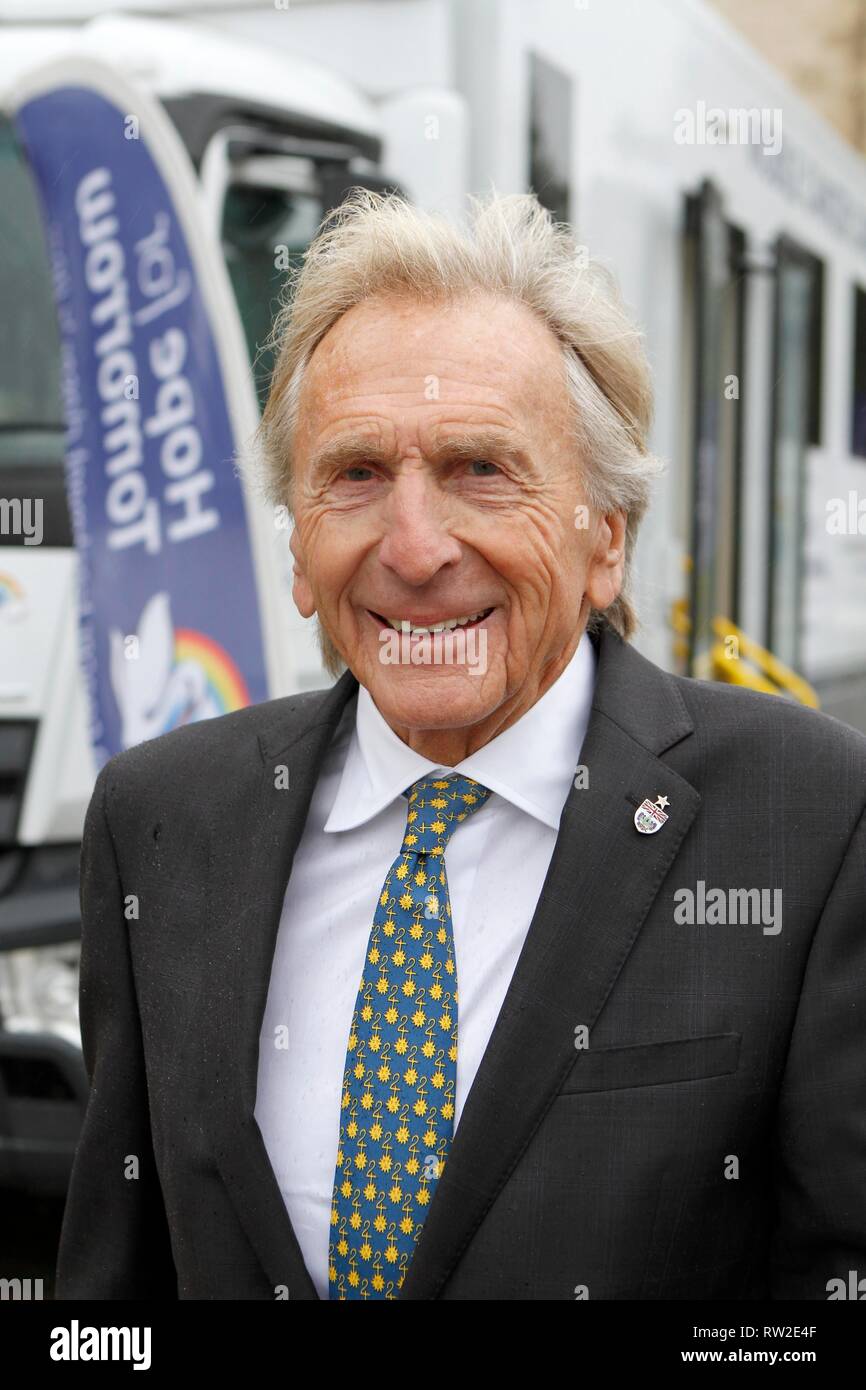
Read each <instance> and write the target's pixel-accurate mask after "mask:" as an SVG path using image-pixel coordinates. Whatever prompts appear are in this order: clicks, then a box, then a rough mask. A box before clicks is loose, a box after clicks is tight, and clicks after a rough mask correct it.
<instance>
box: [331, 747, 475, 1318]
mask: <svg viewBox="0 0 866 1390" xmlns="http://www.w3.org/2000/svg"><path fill="white" fill-rule="evenodd" d="M403 795H404V796H407V797H408V799H409V808H408V814H407V819H406V830H405V833H404V835H403V844H402V846H401V849H400V853H399V855H398V856H397V858H396V859H395V861H394V863H393V864H392V865H391V868H390V869H389V870H388V875H387V877H386V879H385V884H384V887H383V888H382V892H381V893H380V895H379V900H378V903H377V905H376V911H375V913H374V917H373V926H372V929H371V931H370V940H369V943H368V946H367V955H366V957H365V961H364V973H363V975H362V976H361V984H360V987H359V989H358V997H357V1000H356V1003H355V1012H354V1013H353V1015H352V1023H351V1027H350V1029H349V1044H348V1048H347V1050H346V1068H345V1071H344V1073H343V1093H342V1101H341V1111H340V1138H339V1144H338V1148H337V1164H336V1172H335V1175H334V1194H333V1198H332V1202H331V1235H330V1244H329V1259H328V1278H329V1293H330V1297H331V1298H332V1299H355V1298H357V1299H369V1298H392V1299H393V1298H396V1297H397V1295H398V1293H399V1290H400V1287H401V1285H402V1283H403V1280H404V1278H405V1275H406V1270H407V1269H408V1267H409V1261H410V1260H411V1258H412V1254H413V1252H414V1248H415V1243H416V1241H417V1239H418V1236H419V1235H420V1233H421V1229H422V1227H423V1225H424V1218H425V1217H426V1215H427V1211H428V1209H429V1206H430V1202H431V1201H432V1199H433V1194H434V1192H435V1190H436V1184H437V1182H438V1180H439V1178H440V1177H441V1175H442V1171H443V1167H444V1164H445V1160H446V1158H447V1155H448V1150H449V1148H450V1146H451V1138H452V1135H453V1133H454V1097H455V1089H456V1079H457V966H456V962H455V959H454V936H453V932H452V924H451V903H450V901H449V898H448V881H447V879H446V876H445V860H444V858H443V856H444V853H445V846H446V845H447V844H448V841H449V839H450V838H451V836H452V835H453V833H454V831H455V830H456V829H457V827H458V825H459V824H460V823H461V821H464V820H466V819H467V818H468V817H469V816H470V815H472V814H473V812H475V811H477V810H479V809H480V808H481V807H482V806H483V805H484V803H485V801H486V800H487V799H488V797H489V796H490V792H489V790H488V789H487V787H483V786H482V785H481V783H480V782H475V781H473V780H472V778H471V777H463V776H461V775H460V774H457V773H455V774H452V775H449V776H448V777H442V776H439V777H436V778H432V777H428V778H422V779H421V780H420V781H418V782H415V783H413V785H412V786H411V787H409V788H407V789H406V791H404V792H403Z"/></svg>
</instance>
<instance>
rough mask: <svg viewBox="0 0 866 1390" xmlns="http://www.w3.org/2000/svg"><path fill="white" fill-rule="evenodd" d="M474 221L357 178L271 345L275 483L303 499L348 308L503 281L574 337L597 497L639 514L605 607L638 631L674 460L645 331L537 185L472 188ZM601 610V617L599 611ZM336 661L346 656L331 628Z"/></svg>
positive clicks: (283, 494)
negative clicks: (326, 342) (458, 219)
mask: <svg viewBox="0 0 866 1390" xmlns="http://www.w3.org/2000/svg"><path fill="white" fill-rule="evenodd" d="M469 205H470V207H469V217H468V219H467V221H466V223H465V225H460V224H457V223H454V222H452V221H450V220H449V219H447V218H446V217H444V216H441V215H439V214H436V213H431V212H426V211H424V210H422V209H421V208H418V207H415V206H413V205H412V204H411V203H409V202H407V201H406V200H405V198H402V197H398V196H396V195H393V194H392V195H382V194H378V193H373V192H370V191H369V190H367V189H361V188H356V189H354V190H353V191H352V194H351V195H350V197H349V198H348V200H347V201H346V202H344V203H342V204H341V205H340V206H339V207H337V208H334V209H333V210H332V211H331V213H330V214H329V215H328V216H327V217H326V218H325V220H324V222H323V224H322V228H321V229H320V231H319V233H318V235H317V236H316V238H315V240H314V241H313V242H312V244H311V246H310V248H309V250H308V251H307V254H306V256H305V258H304V261H303V264H302V265H301V266H299V267H297V268H296V269H295V270H294V271H293V272H290V274H289V277H288V279H287V282H286V285H285V288H284V294H283V301H282V307H281V309H280V312H279V314H278V316H277V318H276V321H275V324H274V329H273V333H272V334H271V338H270V340H269V344H268V346H270V347H271V348H273V349H274V351H275V353H276V362H275V366H274V371H273V376H272V379H271V386H270V394H269V397H268V401H267V404H266V406H265V410H264V414H263V416H262V420H261V424H260V426H259V429H258V432H257V438H256V443H257V446H258V447H257V459H258V462H257V467H258V468H259V470H260V473H259V481H260V484H261V486H262V490H263V492H264V495H265V497H266V498H267V500H268V501H269V502H271V503H272V504H274V505H282V506H286V507H288V508H289V510H291V507H292V440H293V436H294V430H295V426H296V422H297V417H298V406H299V401H300V395H301V388H302V385H303V380H304V372H305V370H306V367H307V364H308V362H309V360H310V357H311V355H312V353H313V351H314V350H315V348H316V346H317V344H318V343H319V342H320V341H321V340H322V338H323V337H324V336H325V334H326V333H327V332H328V330H329V329H330V328H331V327H332V326H333V324H334V323H336V321H337V319H339V318H340V316H341V315H342V314H344V313H345V312H346V311H347V310H348V309H350V308H352V306H353V305H355V304H358V303H360V302H361V301H362V300H365V299H369V298H371V297H372V296H374V295H376V296H379V295H388V294H393V295H402V296H406V295H409V296H412V297H414V298H416V299H418V300H419V301H426V302H436V301H445V300H453V299H458V298H461V297H464V296H467V295H472V294H477V293H492V294H496V295H501V296H503V297H506V298H508V299H510V300H512V301H515V302H517V303H520V304H523V305H525V306H526V307H527V308H528V309H531V310H532V312H533V313H535V314H536V315H537V316H538V318H540V319H541V321H542V322H543V323H545V324H546V325H547V327H548V328H549V329H550V331H551V332H552V333H553V334H554V336H555V337H556V338H557V339H558V341H559V342H560V344H561V347H562V356H563V363H564V371H565V385H566V388H567V391H568V394H569V398H570V401H571V404H572V407H573V412H572V414H573V429H574V441H575V446H576V456H577V458H578V459H579V462H580V466H581V470H582V471H581V481H582V483H583V486H584V488H585V491H586V498H587V502H588V503H589V505H590V507H592V508H593V509H595V510H597V511H598V512H600V513H601V514H603V515H606V514H609V513H611V512H614V511H620V510H621V511H623V512H625V514H626V517H627V524H626V540H625V557H624V561H625V563H624V578H623V585H622V589H621V591H620V593H619V596H618V597H617V598H616V599H615V600H614V602H613V603H612V604H611V605H610V607H609V608H607V609H606V610H605V617H606V619H607V621H608V622H609V623H610V624H611V626H612V627H614V628H615V629H616V630H617V631H618V632H619V633H620V634H621V635H622V636H623V637H625V638H628V637H630V636H631V634H632V633H633V632H634V630H635V627H636V625H637V617H636V613H635V609H634V606H633V601H632V592H631V590H632V564H633V554H634V545H635V539H636V536H637V530H638V527H639V525H640V522H641V519H642V518H643V515H644V512H645V511H646V508H647V505H648V502H649V497H650V488H651V484H652V481H653V479H654V478H655V477H656V476H657V475H658V473H659V472H660V471H661V469H662V464H661V462H660V460H659V459H658V458H656V457H655V456H654V455H653V454H652V453H651V452H650V449H649V446H648V433H649V427H650V422H651V417H652V404H653V402H652V386H651V380H650V372H649V365H648V362H647V359H646V355H645V352H644V348H643V337H642V334H641V333H640V331H639V330H638V329H637V327H636V326H635V324H634V323H633V322H632V320H631V318H630V317H629V315H628V313H627V311H626V309H625V307H624V305H623V302H622V299H621V296H620V293H619V290H618V287H617V284H616V281H615V279H614V277H613V275H612V274H611V272H610V271H609V270H608V269H607V268H606V267H605V266H604V265H602V264H601V263H600V262H598V261H594V260H592V259H590V258H589V257H588V256H587V255H586V254H585V248H583V247H580V246H579V245H577V244H576V243H575V240H574V238H573V236H572V233H571V231H570V229H569V228H568V226H566V225H564V224H562V223H557V222H556V221H555V220H554V219H553V217H552V216H551V214H550V213H549V212H548V211H547V210H546V209H545V208H543V207H542V206H541V204H540V203H539V201H538V199H537V198H536V197H535V195H534V194H531V193H526V194H515V195H510V196H503V197H500V196H498V195H497V194H495V193H492V194H489V195H487V196H486V197H483V198H478V197H472V198H470V199H469ZM599 616H600V615H599V614H597V613H592V614H591V615H590V622H591V623H592V624H595V623H597V622H598V621H599ZM320 640H321V641H322V650H323V654H324V656H325V661H326V665H327V666H328V668H329V669H330V670H331V672H332V674H336V672H337V671H338V670H339V669H340V659H339V656H338V654H336V653H335V651H334V649H333V648H332V645H331V643H330V640H329V639H327V638H326V637H325V636H324V635H323V634H322V633H321V632H320Z"/></svg>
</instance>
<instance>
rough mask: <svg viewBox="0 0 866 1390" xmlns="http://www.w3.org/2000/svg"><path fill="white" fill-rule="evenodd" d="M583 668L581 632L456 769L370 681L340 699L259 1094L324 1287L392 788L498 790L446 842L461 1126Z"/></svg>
mask: <svg viewBox="0 0 866 1390" xmlns="http://www.w3.org/2000/svg"><path fill="white" fill-rule="evenodd" d="M594 682H595V652H594V649H593V646H592V644H591V642H590V641H589V639H588V638H587V637H586V636H585V635H584V636H583V637H582V638H581V641H580V643H579V645H578V648H577V651H576V652H575V654H574V657H573V658H572V660H571V661H570V662H569V664H568V666H567V667H566V668H565V670H564V671H563V672H562V674H561V675H560V676H559V678H558V680H556V681H555V682H554V684H553V685H552V686H551V687H550V689H549V690H547V691H546V692H545V694H544V695H543V696H542V697H541V699H540V700H538V701H537V702H536V703H535V704H534V705H533V706H532V707H531V709H529V710H527V712H526V714H524V715H523V716H522V718H521V719H519V720H518V721H517V723H516V724H513V725H512V726H511V727H510V728H508V729H506V730H504V732H503V733H501V734H499V735H497V737H496V738H494V739H492V740H491V741H490V742H489V743H487V744H485V746H484V747H483V748H480V749H479V750H478V752H477V753H473V754H472V756H471V757H469V758H466V759H465V761H464V762H462V763H459V764H458V766H457V767H456V768H445V767H444V766H443V765H442V764H441V763H433V762H430V760H429V759H428V758H425V757H422V756H421V754H420V753H416V752H414V751H413V750H412V749H411V748H409V747H408V746H407V745H406V744H405V743H403V742H402V741H401V740H400V739H399V738H398V737H397V735H396V734H395V733H394V732H393V730H392V729H391V728H390V727H389V725H388V724H386V722H385V720H384V719H383V718H382V715H381V714H380V713H379V711H378V709H377V708H376V706H375V704H374V703H373V700H372V698H371V696H370V694H369V693H368V691H366V690H365V689H363V688H361V689H359V691H358V694H357V696H356V697H355V698H353V699H351V700H350V701H349V702H348V704H347V706H346V709H345V710H344V713H343V717H342V719H341V721H340V724H339V725H338V727H337V729H336V731H335V735H334V738H333V740H332V742H331V745H330V747H329V749H328V752H327V754H326V756H325V759H324V762H323V764H322V768H321V771H320V774H319V779H318V782H317V784H316V789H315V791H314V793H313V799H312V802H311V805H310V811H309V815H308V817H307V822H306V825H305V827H304V833H303V835H302V837H301V842H300V844H299V846H298V849H297V853H296V855H295V861H294V865H293V868H292V873H291V877H290V879H289V883H288V886H287V889H286V895H285V900H284V903H283V911H282V917H281V919H280V926H279V931H278V936H277V943H276V950H275V952H274V960H273V965H272V969H271V978H270V985H269V989H268V999H267V1005H266V1008H265V1013H264V1019H263V1023H262V1031H261V1035H260V1039H259V1065H258V1090H257V1094H256V1106H255V1117H256V1121H257V1123H258V1126H259V1128H260V1130H261V1133H262V1137H263V1139H264V1143H265V1147H266V1149H267V1152H268V1157H269V1159H270V1163H271V1166H272V1168H273V1170H274V1174H275V1175H276V1178H277V1182H278V1183H279V1186H280V1190H281V1192H282V1195H283V1200H284V1201H285V1204H286V1208H287V1210H288V1213H289V1217H290V1219H291V1222H292V1225H293V1227H294V1230H295V1233H296V1235H297V1238H298V1242H299V1244H300V1247H301V1252H302V1254H303V1257H304V1261H305V1263H306V1266H307V1269H308V1270H309V1272H310V1276H311V1278H312V1280H313V1282H314V1284H315V1286H316V1288H317V1290H318V1293H319V1296H320V1297H321V1298H323V1299H326V1298H328V1243H329V1236H330V1213H331V1194H332V1191H333V1184H334V1167H335V1163H336V1157H337V1139H338V1136H339V1132H340V1097H341V1091H342V1080H343V1071H344V1067H345V1061H346V1044H347V1042H348V1037H349V1023H350V1021H351V1018H352V1013H353V1011H354V1008H355V1000H356V997H357V993H358V986H359V984H360V982H361V973H362V969H363V965H364V958H365V954H366V950H367V943H368V940H369V936H370V928H371V925H372V921H373V913H374V911H375V906H376V900H377V898H378V896H379V894H380V893H381V891H382V885H383V883H384V880H385V875H386V874H387V872H388V869H389V868H390V867H391V865H392V864H393V862H394V860H395V859H396V857H397V855H398V854H399V851H400V846H401V844H402V841H403V833H404V830H405V828H406V814H407V809H408V808H407V805H406V801H405V799H404V798H403V797H402V796H401V792H402V791H403V790H404V788H406V787H408V786H410V785H411V784H412V783H413V782H416V781H417V780H418V779H419V778H420V777H428V776H430V775H431V774H433V773H448V772H460V773H463V774H464V775H465V776H467V777H473V778H475V780H476V781H478V782H481V783H482V784H483V785H484V786H485V787H489V788H490V790H491V792H492V793H493V794H492V795H491V797H490V799H489V801H488V802H487V803H486V805H484V806H483V807H482V808H481V810H480V811H478V813H477V814H476V815H474V816H472V817H471V818H470V819H469V820H467V821H466V822H465V824H463V825H461V826H459V827H458V829H457V830H456V831H455V832H454V834H453V836H452V837H451V839H450V840H449V842H448V845H447V847H446V850H445V871H446V874H447V879H448V889H449V893H450V897H451V911H452V922H453V930H454V951H455V957H456V962H457V981H458V988H459V991H460V1004H459V1009H458V1042H457V1086H456V1097H455V1108H456V1113H455V1118H454V1124H455V1127H456V1126H457V1125H458V1124H459V1122H460V1115H461V1112H462V1109H463V1105H464V1103H465V1100H466V1097H467V1095H468V1093H469V1089H470V1087H471V1085H472V1081H473V1078H474V1076H475V1073H476V1071H477V1069H478V1065H479V1063H480V1061H481V1058H482V1055H483V1053H484V1051H485V1049H486V1047H487V1043H488V1040H489V1038H490V1034H491V1033H492V1031H493V1025H494V1023H495V1022H496V1018H497V1015H498V1014H499V1010H500V1008H501V1007H502V1001H503V999H504V998H505V994H506V991H507V989H508V985H509V982H510V980H511V976H512V975H513V973H514V967H515V965H516V964H517V959H518V956H519V955H520V951H521V948H522V946H523V942H524V940H525V937H526V933H527V930H528V928H529V924H530V922H531V920H532V917H533V915H534V913H535V908H536V905H537V903H538V899H539V897H540V895H541V889H542V886H543V883H544V879H545V876H546V874H547V870H548V866H549V864H550V860H551V856H552V854H553V847H554V844H555V843H556V837H557V832H558V829H559V819H560V815H561V814H562V808H563V806H564V804H565V801H566V798H567V796H568V793H569V790H570V788H571V785H572V782H573V780H574V775H575V768H576V766H577V764H578V762H579V760H580V750H581V747H582V745H583V740H584V736H585V733H586V727H587V723H588V721H589V711H590V706H591V704H592V692H593V686H594Z"/></svg>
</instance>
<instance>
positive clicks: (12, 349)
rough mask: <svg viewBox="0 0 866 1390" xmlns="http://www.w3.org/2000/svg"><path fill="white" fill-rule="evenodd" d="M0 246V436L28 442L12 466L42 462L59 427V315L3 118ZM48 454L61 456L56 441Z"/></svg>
mask: <svg viewBox="0 0 866 1390" xmlns="http://www.w3.org/2000/svg"><path fill="white" fill-rule="evenodd" d="M0 246H2V247H3V254H2V256H0V304H2V305H3V332H2V333H0V432H2V433H3V434H8V433H10V432H15V433H16V434H17V433H18V432H19V431H20V432H23V433H25V434H29V435H32V436H34V438H33V439H31V441H30V443H29V445H28V443H27V441H26V440H22V439H18V440H16V441H15V445H14V448H15V454H16V462H21V463H24V462H27V461H28V459H29V458H32V459H34V461H38V462H45V458H44V450H45V448H46V440H45V439H44V438H40V436H43V435H44V433H45V432H46V431H47V432H48V434H49V438H50V435H51V434H52V433H53V432H55V431H62V429H63V410H62V404H61V398H60V342H59V337H58V330H57V316H56V313H55V309H54V292H53V287H52V283H51V273H50V269H49V261H48V252H47V249H46V245H45V236H44V233H43V230H42V219H41V215H40V211H39V204H38V202H37V197H36V189H35V186H34V184H33V180H32V178H31V175H30V173H29V171H28V169H27V167H26V165H25V163H24V160H23V158H22V155H21V152H20V150H19V148H18V145H17V143H16V140H15V133H14V129H13V127H12V125H11V122H9V121H8V120H4V119H3V118H0ZM0 447H2V446H0ZM54 452H55V453H56V457H57V458H58V460H59V459H61V458H62V454H63V440H62V438H58V439H57V440H56V441H55V447H54Z"/></svg>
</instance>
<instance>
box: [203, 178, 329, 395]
mask: <svg viewBox="0 0 866 1390" xmlns="http://www.w3.org/2000/svg"><path fill="white" fill-rule="evenodd" d="M322 216H323V208H322V203H321V200H320V199H319V198H318V197H315V196H314V195H313V194H309V193H300V192H294V191H289V190H286V189H279V188H268V187H264V186H262V187H260V186H257V185H250V184H248V183H236V184H231V185H230V186H229V188H228V190H227V192H226V198H225V203H224V206H223V219H222V229H221V231H222V243H223V254H224V256H225V259H226V265H227V266H228V272H229V276H230V279H231V282H232V288H233V289H234V293H235V297H236V299H237V302H238V308H239V309H240V314H241V319H242V321H243V326H244V333H245V335H246V340H247V348H248V350H249V354H250V360H251V361H252V363H253V367H254V371H255V378H256V389H257V391H258V395H259V401H260V403H261V404H262V405H263V404H264V401H265V398H266V396H267V392H268V385H269V383H270V378H271V372H272V370H273V354H271V353H270V352H267V351H265V350H264V348H263V345H264V343H265V342H266V341H267V338H268V335H269V334H270V331H271V327H272V325H273V321H274V316H275V314H276V312H277V309H278V307H279V295H280V289H281V287H282V284H283V281H284V279H285V275H286V270H287V269H288V268H290V267H293V266H295V265H296V264H297V263H298V262H299V261H300V260H301V258H302V256H303V254H304V252H305V251H306V249H307V247H308V246H309V244H310V242H311V240H312V238H313V237H314V235H315V233H316V230H317V228H318V226H319V223H320V221H321V219H322Z"/></svg>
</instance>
